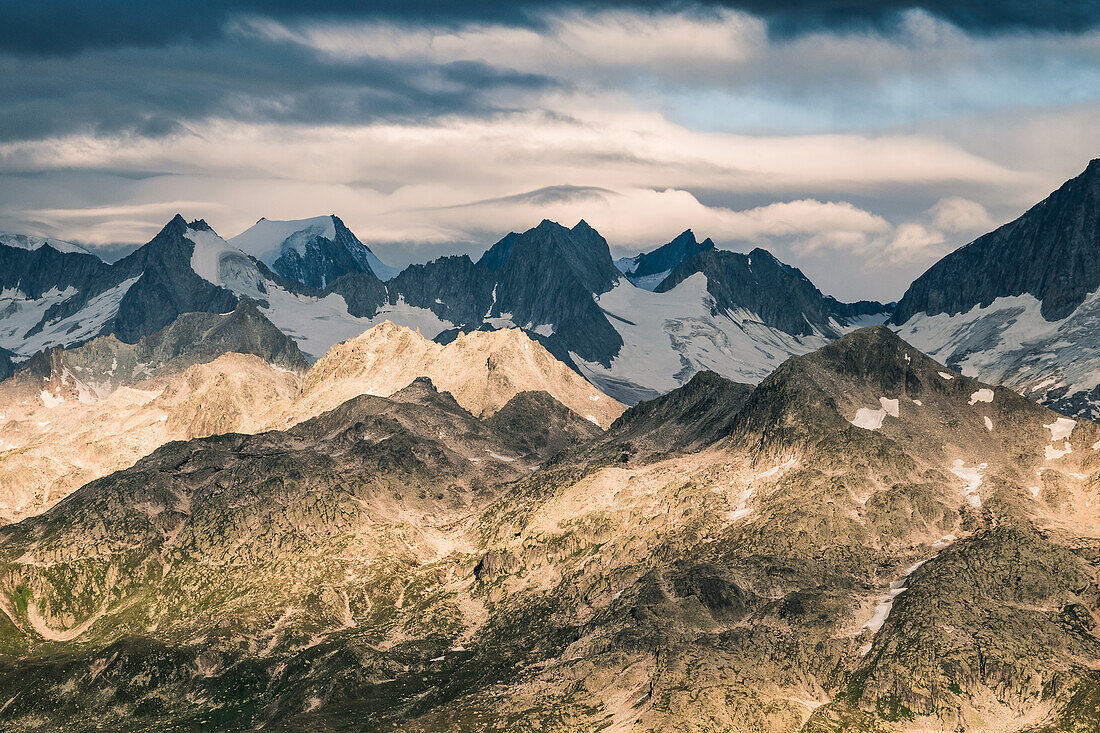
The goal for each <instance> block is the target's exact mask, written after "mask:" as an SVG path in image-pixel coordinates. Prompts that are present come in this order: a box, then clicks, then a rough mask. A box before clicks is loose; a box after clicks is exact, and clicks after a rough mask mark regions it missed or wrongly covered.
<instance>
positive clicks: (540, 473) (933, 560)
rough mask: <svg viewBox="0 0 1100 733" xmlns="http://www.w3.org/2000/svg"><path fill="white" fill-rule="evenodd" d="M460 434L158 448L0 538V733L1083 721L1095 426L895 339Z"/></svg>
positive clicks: (349, 414)
mask: <svg viewBox="0 0 1100 733" xmlns="http://www.w3.org/2000/svg"><path fill="white" fill-rule="evenodd" d="M460 402H461V400H459V401H456V399H455V398H454V397H452V396H450V394H448V393H446V392H441V391H438V390H437V388H436V386H434V385H433V384H432V382H431V381H430V380H428V379H426V378H421V379H418V380H416V381H414V382H413V383H412V384H410V385H408V386H406V387H404V389H401V390H399V391H397V392H394V393H393V394H391V395H390V396H389V397H379V396H370V395H361V396H357V397H354V398H352V399H350V400H348V401H346V402H343V403H342V404H340V405H338V406H336V407H335V408H334V409H330V410H329V411H327V412H324V413H323V414H320V415H318V416H316V417H313V418H311V419H309V420H306V421H304V422H302V423H300V424H298V425H295V426H293V427H290V428H289V429H287V430H284V431H272V432H265V433H261V434H258V435H254V436H244V435H239V434H229V435H220V436H213V437H207V438H201V439H196V440H190V441H185V442H172V443H169V444H167V445H164V446H162V447H161V448H159V449H158V450H156V451H155V452H153V453H152V454H151V455H149V456H148V457H146V458H144V459H142V460H141V461H139V462H138V463H137V464H136V465H134V466H133V467H131V468H129V469H126V470H124V471H120V472H118V473H114V474H111V475H109V476H105V477H103V478H100V479H98V480H96V481H93V482H91V483H89V484H88V485H86V486H84V487H83V488H81V489H80V490H78V491H76V492H74V493H73V494H71V495H70V496H69V497H68V498H66V499H65V500H63V501H61V502H59V503H58V504H57V505H56V506H54V507H53V508H52V509H50V510H49V511H47V512H45V513H44V514H42V515H40V516H36V517H31V518H29V519H26V520H24V521H21V522H19V523H17V524H13V525H8V526H6V527H3V528H0V610H2V611H3V613H2V614H0V654H2V657H0V700H3V701H5V702H4V703H2V708H0V724H2V725H3V727H4V729H5V730H13V731H23V730H53V729H58V728H62V727H63V728H64V729H66V730H76V731H80V730H97V729H109V730H158V731H161V730H181V731H182V730H188V731H189V730H214V729H216V730H257V729H263V730H287V731H303V730H306V731H342V730H404V731H482V730H512V731H521V730H522V731H528V730H544V731H551V730H558V731H576V730H616V731H623V730H633V731H647V730H653V731H658V730H659V731H667V730H682V731H711V730H733V731H746V732H749V731H753V732H755V731H799V730H802V731H918V730H919V731H927V730H934V731H956V730H969V731H979V730H981V731H985V730H1005V731H1009V730H1011V731H1056V730H1057V731H1066V730H1081V731H1084V730H1095V729H1096V726H1097V725H1098V724H1100V723H1098V720H1100V715H1098V708H1100V676H1098V674H1100V673H1098V672H1097V671H1096V670H1097V669H1098V667H1100V638H1098V637H1097V635H1096V619H1097V614H1098V612H1100V595H1098V588H1097V580H1096V578H1097V575H1096V574H1097V565H1096V563H1097V562H1100V554H1098V547H1100V545H1098V544H1097V539H1096V532H1095V527H1097V526H1098V520H1100V516H1098V512H1100V504H1098V503H1097V497H1096V493H1097V490H1098V489H1100V427H1098V426H1097V425H1096V424H1094V423H1092V422H1089V421H1087V420H1077V421H1073V420H1070V419H1068V418H1064V417H1062V416H1059V415H1057V414H1055V413H1053V412H1051V411H1050V410H1048V409H1046V408H1044V407H1042V406H1040V405H1037V404H1035V403H1033V402H1031V401H1029V400H1027V399H1025V398H1023V397H1021V396H1020V395H1018V394H1017V393H1015V392H1012V391H1010V390H1007V389H1004V388H1000V387H991V386H989V385H986V384H983V383H980V382H977V381H975V380H973V379H970V378H968V377H965V376H963V375H960V374H958V373H957V372H954V371H953V370H950V369H948V368H946V367H944V366H943V365H942V364H939V363H936V362H935V361H933V360H931V359H929V358H928V357H926V356H924V355H923V354H921V353H920V352H919V351H917V350H916V349H914V348H912V347H910V346H909V345H907V344H906V343H904V342H903V341H901V340H900V339H898V338H897V337H896V336H895V335H894V334H893V333H892V332H891V331H890V330H889V329H887V328H885V327H874V328H868V329H863V330H860V331H857V332H855V333H853V334H850V335H848V336H845V337H843V338H841V339H840V340H838V341H836V342H834V343H832V344H830V345H828V346H825V347H824V348H822V349H820V350H818V351H816V352H814V353H811V354H808V355H805V356H801V357H795V358H792V359H790V360H788V361H787V362H785V363H784V364H783V365H782V366H781V367H780V368H779V369H777V370H776V371H775V372H774V373H773V374H772V375H771V376H769V377H768V378H767V379H765V380H764V381H763V382H762V383H761V384H760V385H759V386H758V387H756V388H750V387H747V386H744V385H737V384H735V383H731V382H728V381H726V380H723V379H722V378H720V377H717V376H714V375H705V374H702V375H697V376H696V377H695V378H694V379H693V380H692V381H690V382H689V383H688V384H686V385H685V386H684V387H682V388H681V389H679V390H677V391H675V392H673V393H671V394H669V395H666V396H665V397H662V398H660V399H658V400H655V401H653V402H649V403H643V404H641V405H638V406H636V407H634V408H631V409H630V410H628V411H626V412H625V413H624V414H623V415H622V416H621V417H620V418H619V419H618V420H617V421H616V422H615V423H614V424H613V425H612V426H611V427H610V429H609V430H608V431H607V432H603V431H600V430H599V429H598V428H597V427H596V426H595V425H593V424H592V422H591V421H590V420H587V419H585V418H584V417H582V416H581V415H580V414H578V413H577V412H576V411H575V410H571V409H569V408H567V407H565V406H563V405H562V404H561V403H560V402H559V401H558V400H556V399H554V398H553V397H550V396H549V395H547V394H545V393H542V394H539V393H533V392H531V391H523V392H519V393H518V394H516V395H515V396H513V397H512V398H511V399H510V400H508V401H507V402H506V403H505V404H504V405H503V406H501V407H500V408H499V409H496V410H495V411H493V412H492V414H489V415H486V414H485V413H484V412H483V411H482V412H479V411H478V409H477V408H476V407H473V408H471V407H468V406H465V405H463V404H460ZM475 413H477V414H478V415H481V416H480V417H478V416H475Z"/></svg>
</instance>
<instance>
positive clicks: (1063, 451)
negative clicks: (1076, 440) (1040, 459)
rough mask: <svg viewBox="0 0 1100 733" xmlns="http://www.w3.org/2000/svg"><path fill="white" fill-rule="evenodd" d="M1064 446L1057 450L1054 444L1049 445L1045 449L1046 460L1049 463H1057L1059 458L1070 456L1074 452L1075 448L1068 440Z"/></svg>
mask: <svg viewBox="0 0 1100 733" xmlns="http://www.w3.org/2000/svg"><path fill="white" fill-rule="evenodd" d="M1062 445H1063V446H1064V447H1062V448H1055V447H1054V445H1053V444H1051V445H1048V446H1047V447H1046V448H1045V449H1044V451H1043V455H1044V456H1045V457H1046V459H1047V460H1048V461H1055V460H1058V459H1059V458H1061V457H1062V456H1068V455H1069V454H1070V453H1072V452H1073V446H1072V445H1070V443H1069V441H1068V440H1067V441H1065V442H1064V443H1063V444H1062Z"/></svg>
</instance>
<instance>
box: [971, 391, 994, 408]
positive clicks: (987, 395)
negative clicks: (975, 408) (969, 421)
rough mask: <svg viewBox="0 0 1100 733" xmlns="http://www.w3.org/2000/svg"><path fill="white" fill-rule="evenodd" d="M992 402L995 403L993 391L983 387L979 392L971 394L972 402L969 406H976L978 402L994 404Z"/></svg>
mask: <svg viewBox="0 0 1100 733" xmlns="http://www.w3.org/2000/svg"><path fill="white" fill-rule="evenodd" d="M992 401H993V390H991V389H989V388H988V387H982V388H981V389H979V390H978V391H976V392H973V393H971V395H970V402H968V403H967V404H968V405H974V404H977V403H978V402H992Z"/></svg>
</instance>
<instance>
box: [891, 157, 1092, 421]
mask: <svg viewBox="0 0 1100 733" xmlns="http://www.w3.org/2000/svg"><path fill="white" fill-rule="evenodd" d="M1098 212H1100V160H1094V161H1092V162H1091V163H1089V165H1088V167H1087V168H1086V169H1085V171H1084V172H1083V173H1082V174H1081V175H1079V176H1077V177H1076V178H1074V179H1072V180H1070V181H1068V182H1066V183H1065V184H1064V185H1063V186H1062V187H1061V188H1059V189H1058V190H1057V191H1055V192H1054V193H1052V194H1051V195H1050V196H1049V197H1048V198H1046V199H1045V200H1044V201H1042V202H1040V203H1039V204H1036V205H1035V206H1034V207H1032V208H1031V209H1030V210H1029V211H1027V212H1026V213H1025V214H1024V215H1023V216H1021V217H1020V218H1019V219H1016V220H1015V221H1013V222H1010V223H1008V224H1005V225H1004V226H1002V227H1000V228H999V229H997V230H996V231H993V232H991V233H989V234H986V235H985V236H983V237H979V238H978V239H976V240H975V241H974V242H971V243H970V244H968V245H966V246H965V247H962V248H961V249H959V250H957V251H955V252H953V253H951V254H949V255H948V256H946V257H944V258H943V259H942V260H940V261H939V262H938V263H936V264H935V265H933V266H932V267H931V268H929V270H928V271H927V272H926V273H924V274H923V275H921V276H920V277H919V278H917V280H915V281H914V282H913V284H912V285H911V286H910V288H909V290H908V291H907V292H906V294H905V297H903V298H902V299H901V301H900V302H899V303H898V307H897V311H896V312H895V314H894V319H893V322H894V324H896V328H897V330H898V332H899V333H900V334H901V335H902V336H903V337H904V338H906V339H907V340H909V341H911V342H912V343H913V344H915V345H916V346H918V347H920V348H922V349H924V350H925V351H927V352H928V353H930V354H932V355H934V356H936V357H937V358H939V359H941V360H943V361H944V362H945V363H947V364H949V365H950V366H952V367H954V368H956V369H960V370H962V371H963V372H965V373H967V374H970V375H973V376H980V377H981V378H982V379H985V380H987V381H990V382H994V383H998V384H1006V385H1008V386H1011V387H1013V388H1014V389H1017V390H1019V391H1021V392H1022V393H1024V394H1026V395H1028V396H1029V397H1031V398H1033V399H1037V400H1039V401H1040V402H1042V403H1043V404H1046V405H1048V406H1050V407H1053V408H1054V409H1056V410H1059V411H1060V412H1063V413H1065V414H1067V415H1075V416H1086V417H1091V418H1093V419H1096V418H1098V417H1100V351H1098V348H1100V347H1098V346H1097V345H1098V344H1100V333H1098V332H1097V326H1096V324H1097V322H1098V313H1100V295H1098V292H1100V259H1098V258H1097V253H1098V252H1100V213H1098Z"/></svg>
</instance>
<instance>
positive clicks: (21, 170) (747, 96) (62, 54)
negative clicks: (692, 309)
mask: <svg viewBox="0 0 1100 733" xmlns="http://www.w3.org/2000/svg"><path fill="white" fill-rule="evenodd" d="M1098 156H1100V4H1098V2H1097V0H1062V1H1055V0H1030V1H1026V2H1025V1H1023V0H1007V1H1006V2H996V3H977V2H974V3H958V2H947V1H946V0H935V1H931V2H924V3H919V2H918V3H917V4H911V3H908V2H894V1H893V0H829V1H828V2H808V1H807V0H773V1H771V2H765V0H742V1H740V2H738V1H736V0H733V1H730V2H707V3H700V4H692V3H676V4H660V3H652V2H644V1H643V0H637V1H636V2H629V1H623V2H602V3H594V2H575V1H574V2H553V1H551V2H539V3H533V2H530V1H529V0H527V1H526V2H525V0H518V1H516V0H512V1H510V2H495V1H494V2H483V3H472V2H471V3H449V2H438V1H435V0H431V1H429V0H387V1H385V2H378V3H362V2H352V1H351V0H332V1H328V2H326V1H324V0H321V1H318V0H309V1H308V2H307V0H271V1H270V2H266V1H264V0H232V1H230V2H213V1H212V0H189V1H188V2H184V1H183V0H164V2H158V3H152V4H150V5H149V6H148V7H146V8H143V9H142V11H141V12H140V14H138V13H136V12H134V11H133V3H132V2H129V0H103V1H101V2H97V3H88V2H84V1H83V0H41V1H40V2H37V3H14V2H13V3H3V4H0V229H4V230H8V231H16V232H24V233H32V234H40V235H45V236H53V237H58V238H63V239H69V240H73V241H78V242H81V243H84V244H85V245H87V246H90V247H96V248H99V251H101V252H102V253H103V254H104V255H105V256H108V257H111V256H117V254H118V253H119V251H121V249H122V248H123V247H124V246H125V245H131V246H132V245H133V244H137V243H142V242H145V241H147V240H148V239H150V238H151V237H152V236H153V235H154V234H155V233H156V232H157V230H158V229H159V228H160V227H161V226H162V225H163V224H164V222H165V221H167V220H168V219H169V218H170V217H171V216H172V215H173V214H174V213H176V212H177V211H179V212H180V213H182V214H183V215H184V216H186V217H188V218H200V217H201V218H205V219H206V220H207V221H208V222H209V223H210V224H211V225H212V226H213V227H214V228H215V229H216V230H217V231H218V232H219V233H220V234H222V235H223V236H227V237H228V236H231V235H234V234H237V233H238V232H240V231H242V230H243V229H245V228H247V227H248V226H249V225H250V224H252V223H253V222H255V221H256V220H257V219H258V218H260V217H261V216H266V217H268V218H272V219H289V218H302V217H307V216H315V215H318V214H326V213H336V214H338V215H339V216H340V217H341V218H342V219H343V220H344V221H345V223H347V224H348V225H349V226H350V227H351V229H352V230H353V231H355V232H356V233H357V234H358V235H359V237H360V239H362V240H363V241H364V242H366V243H368V244H369V245H370V246H371V247H372V248H373V249H374V250H375V251H376V252H377V253H378V254H379V255H381V256H382V258H383V259H385V260H387V261H389V262H390V263H392V264H395V265H405V264H408V263H409V262H413V261H423V260H427V259H431V258H433V257H435V256H438V255H440V254H444V253H452V252H460V251H466V252H470V253H473V254H476V253H479V252H480V251H482V250H484V248H485V247H486V246H487V245H488V244H491V243H492V242H493V241H495V240H496V239H498V238H499V237H500V236H502V235H503V234H505V233H507V232H508V231H510V230H523V229H527V228H529V227H531V226H534V225H536V224H537V223H538V222H539V221H540V220H541V219H543V218H549V219H554V220H556V221H559V222H561V223H563V224H566V225H569V226H572V225H573V224H574V223H576V221H577V220H578V219H580V218H584V219H585V220H587V221H588V222H589V223H590V224H592V225H593V226H594V227H596V228H597V229H598V230H599V231H600V232H601V233H602V234H603V235H604V236H605V237H606V238H607V240H608V241H609V242H610V244H611V246H612V250H613V253H614V254H615V255H616V256H619V255H623V254H633V253H634V252H637V251H639V250H642V249H650V248H652V247H654V246H656V245H659V244H661V243H663V242H666V241H668V240H669V239H671V238H672V237H673V236H675V235H676V234H677V233H679V232H681V231H683V230H684V229H687V228H691V229H693V230H694V231H695V232H696V234H697V235H698V236H699V237H700V238H703V237H705V236H709V237H711V238H713V239H714V240H715V241H716V242H717V243H718V244H719V246H722V247H726V248H729V249H734V250H739V251H745V250H748V249H751V248H752V247H754V246H762V247H765V248H768V249H770V250H772V251H773V252H774V253H775V254H776V255H777V256H778V257H780V258H781V259H783V260H784V261H786V262H789V263H791V264H795V265H797V266H799V267H801V268H802V269H803V270H804V271H805V272H806V274H807V275H808V276H809V277H810V278H811V279H812V280H813V281H814V282H815V283H817V284H818V285H819V287H821V288H822V289H823V290H824V291H826V292H829V293H832V294H835V295H837V296H838V297H842V298H862V297H868V298H877V299H882V300H894V299H897V298H898V297H900V295H901V293H902V291H903V290H904V289H905V286H906V285H907V284H908V283H909V281H910V280H912V279H913V277H914V276H916V275H917V274H919V273H920V272H921V271H923V269H924V268H926V267H927V266H928V265H929V264H931V263H932V262H934V261H935V260H936V259H937V258H938V257H940V256H942V255H943V254H944V253H946V252H948V251H950V250H952V249H954V248H955V247H957V246H959V245H961V244H965V243H966V242H968V241H970V240H971V239H973V238H974V237H975V236H976V235H978V234H981V233H983V232H985V231H988V230H989V229H990V228H992V227H994V226H996V225H998V224H1001V223H1004V222H1006V221H1009V220H1011V219H1012V218H1015V217H1016V216H1018V215H1019V214H1020V213H1021V212H1022V211H1024V210H1025V209H1026V208H1028V207H1029V206H1030V205H1031V204H1033V203H1035V202H1036V201H1038V200H1040V199H1042V198H1043V197H1044V196H1046V195H1047V194H1048V193H1049V192H1050V191H1051V190H1053V189H1054V188H1057V187H1058V186H1059V185H1060V184H1061V183H1062V182H1063V181H1064V180H1066V179H1067V178H1070V177H1072V176H1074V175H1076V174H1077V173H1079V172H1080V171H1081V170H1082V169H1084V167H1085V165H1086V164H1087V163H1088V161H1089V159H1090V158H1093V157H1098Z"/></svg>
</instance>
